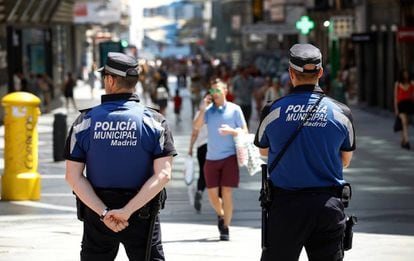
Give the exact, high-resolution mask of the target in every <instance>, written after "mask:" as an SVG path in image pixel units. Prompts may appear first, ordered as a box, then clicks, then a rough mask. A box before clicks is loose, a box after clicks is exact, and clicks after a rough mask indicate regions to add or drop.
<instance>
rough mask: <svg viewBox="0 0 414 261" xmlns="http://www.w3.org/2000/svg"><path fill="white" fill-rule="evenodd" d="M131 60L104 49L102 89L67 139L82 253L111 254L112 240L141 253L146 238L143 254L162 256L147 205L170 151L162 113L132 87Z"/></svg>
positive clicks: (132, 255)
mask: <svg viewBox="0 0 414 261" xmlns="http://www.w3.org/2000/svg"><path fill="white" fill-rule="evenodd" d="M137 68H138V63H137V61H136V59H134V58H132V57H130V56H127V55H125V54H122V53H115V52H110V53H108V57H107V61H106V64H105V66H104V67H103V68H101V69H100V71H101V73H102V76H103V78H104V85H105V92H106V94H105V95H102V98H101V104H100V105H98V106H96V107H93V108H91V109H87V110H85V111H82V112H81V115H80V116H79V117H78V118H77V119H76V120H75V122H74V123H73V125H72V127H71V129H70V133H69V136H68V139H67V142H66V148H65V158H66V180H67V182H68V183H69V185H70V186H71V188H72V190H73V191H74V193H75V194H76V196H77V197H78V198H79V199H80V201H81V202H82V203H83V204H84V205H85V206H86V207H85V208H84V211H83V212H84V213H82V215H81V218H82V220H83V224H84V226H83V239H82V249H81V253H80V256H81V260H94V261H95V260H114V259H115V257H116V255H117V252H118V248H119V243H122V244H123V245H124V247H125V250H126V253H127V255H128V257H129V260H144V259H145V256H146V254H147V253H146V252H149V251H146V246H147V241H148V238H150V241H149V242H150V244H151V245H150V247H149V249H150V252H151V253H150V256H151V259H150V260H157V261H158V260H164V253H163V248H162V244H161V234H160V224H159V219H158V216H156V217H155V219H154V222H151V219H150V218H149V213H150V210H149V209H150V208H151V204H152V201H151V199H153V198H154V197H156V195H158V193H159V192H160V191H162V190H163V189H164V187H165V185H166V184H167V183H168V182H169V180H170V179H171V167H172V157H173V156H175V155H176V151H175V148H174V144H173V138H172V134H171V131H170V129H169V127H168V125H167V123H166V120H165V118H164V117H163V116H162V115H161V114H159V113H158V112H156V111H154V110H152V109H149V108H147V107H145V106H143V105H142V104H141V103H140V102H139V98H138V96H137V95H135V94H134V92H135V85H136V83H137V81H138V69H137ZM84 170H86V172H85V173H84ZM84 174H85V175H84ZM153 223H155V225H154V226H153V227H152V229H151V224H153Z"/></svg>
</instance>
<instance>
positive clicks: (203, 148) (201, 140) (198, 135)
mask: <svg viewBox="0 0 414 261" xmlns="http://www.w3.org/2000/svg"><path fill="white" fill-rule="evenodd" d="M198 114H200V111H197V112H196V115H195V116H194V119H196V118H197V116H198ZM207 136H208V135H207V126H206V125H205V124H203V126H202V127H201V128H200V129H197V128H196V127H193V130H192V133H191V140H190V147H189V149H188V154H189V155H190V156H191V157H192V156H193V147H194V145H195V147H196V148H197V161H198V167H199V175H198V179H197V191H196V193H195V194H194V208H195V209H196V210H197V212H200V211H201V200H202V199H203V192H204V190H205V188H206V181H205V178H204V163H205V162H206V155H207Z"/></svg>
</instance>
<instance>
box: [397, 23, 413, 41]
mask: <svg viewBox="0 0 414 261" xmlns="http://www.w3.org/2000/svg"><path fill="white" fill-rule="evenodd" d="M397 41H398V42H406V43H414V27H400V28H398V31H397Z"/></svg>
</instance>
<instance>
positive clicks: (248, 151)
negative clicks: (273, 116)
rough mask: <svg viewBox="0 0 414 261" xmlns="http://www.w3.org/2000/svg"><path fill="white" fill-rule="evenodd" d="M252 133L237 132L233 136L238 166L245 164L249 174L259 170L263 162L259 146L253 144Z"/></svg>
mask: <svg viewBox="0 0 414 261" xmlns="http://www.w3.org/2000/svg"><path fill="white" fill-rule="evenodd" d="M253 141H254V134H252V133H248V134H245V133H239V135H237V136H236V137H235V142H236V154H237V162H238V164H239V167H243V166H245V167H246V168H247V172H248V173H249V175H250V176H253V175H255V174H256V173H258V172H260V171H261V165H262V164H265V162H264V161H263V160H262V159H261V158H260V151H259V148H258V147H256V146H255V145H254V144H253Z"/></svg>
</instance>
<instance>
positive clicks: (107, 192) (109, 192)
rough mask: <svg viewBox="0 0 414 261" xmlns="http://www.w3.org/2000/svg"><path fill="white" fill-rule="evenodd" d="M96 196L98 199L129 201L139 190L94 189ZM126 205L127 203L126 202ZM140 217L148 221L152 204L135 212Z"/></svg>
mask: <svg viewBox="0 0 414 261" xmlns="http://www.w3.org/2000/svg"><path fill="white" fill-rule="evenodd" d="M94 190H95V192H96V194H97V195H98V197H100V198H101V199H102V198H118V197H122V198H124V199H125V198H126V199H128V200H130V199H132V198H133V197H135V195H136V194H137V193H138V191H137V190H134V189H120V188H96V187H95V188H94ZM125 203H126V202H125ZM135 213H136V214H137V215H138V217H140V218H142V219H148V218H150V215H151V205H150V202H148V203H147V204H145V205H144V206H143V207H142V208H140V209H138V210H137V211H136V212H135Z"/></svg>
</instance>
